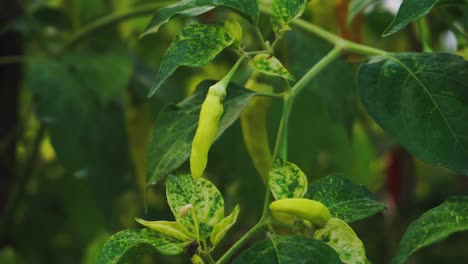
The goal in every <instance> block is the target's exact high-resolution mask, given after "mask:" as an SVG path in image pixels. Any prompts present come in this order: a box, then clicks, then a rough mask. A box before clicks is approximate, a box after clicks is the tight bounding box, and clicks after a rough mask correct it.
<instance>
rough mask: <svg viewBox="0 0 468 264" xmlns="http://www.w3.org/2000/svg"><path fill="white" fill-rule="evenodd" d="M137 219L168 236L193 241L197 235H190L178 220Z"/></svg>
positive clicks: (136, 219)
mask: <svg viewBox="0 0 468 264" xmlns="http://www.w3.org/2000/svg"><path fill="white" fill-rule="evenodd" d="M135 221H137V222H138V223H140V224H142V225H143V226H145V227H147V228H149V229H151V230H153V231H156V232H159V233H162V234H164V235H166V236H169V237H173V238H175V239H177V240H180V241H191V240H193V239H194V238H195V237H193V238H191V237H189V236H188V235H187V234H186V233H185V232H184V229H183V228H182V226H180V225H179V223H177V222H169V221H146V220H143V219H140V218H135Z"/></svg>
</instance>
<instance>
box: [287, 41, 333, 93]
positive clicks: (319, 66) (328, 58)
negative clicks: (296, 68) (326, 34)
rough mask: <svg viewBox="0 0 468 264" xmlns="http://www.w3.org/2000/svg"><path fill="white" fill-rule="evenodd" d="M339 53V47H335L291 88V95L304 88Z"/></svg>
mask: <svg viewBox="0 0 468 264" xmlns="http://www.w3.org/2000/svg"><path fill="white" fill-rule="evenodd" d="M340 54H341V47H335V48H334V49H332V50H331V51H330V52H329V53H328V54H327V55H325V57H323V58H322V59H321V60H320V61H319V62H317V63H316V64H315V65H314V66H313V67H312V68H310V70H309V71H308V72H307V73H306V74H305V75H304V76H302V78H301V79H300V80H299V81H298V82H297V83H296V84H295V85H294V86H293V88H292V89H291V96H292V97H293V98H295V97H296V96H297V95H298V94H299V93H300V92H301V91H302V89H304V87H305V86H306V84H307V83H309V81H310V80H312V79H313V78H314V77H315V76H317V74H319V73H320V72H321V71H322V70H323V69H324V68H325V67H326V66H327V65H329V64H330V63H331V62H333V61H334V60H335V59H336V58H337V57H338V56H339V55H340Z"/></svg>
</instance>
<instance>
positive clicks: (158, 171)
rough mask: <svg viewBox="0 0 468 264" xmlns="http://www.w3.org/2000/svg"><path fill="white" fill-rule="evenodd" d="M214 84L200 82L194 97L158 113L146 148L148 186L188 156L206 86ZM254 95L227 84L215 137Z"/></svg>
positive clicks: (237, 115)
mask: <svg viewBox="0 0 468 264" xmlns="http://www.w3.org/2000/svg"><path fill="white" fill-rule="evenodd" d="M214 83H215V82H203V83H201V84H200V85H199V86H198V88H197V91H196V92H195V94H194V95H193V96H191V97H190V98H188V99H186V100H184V101H182V102H180V103H179V104H177V105H170V106H167V107H166V108H164V109H163V110H162V111H161V112H160V113H159V115H158V118H157V120H156V123H155V124H156V125H155V129H154V133H153V137H152V140H151V142H150V145H149V147H148V176H149V177H148V180H147V184H148V185H151V184H156V183H157V182H158V181H160V180H161V179H162V178H164V177H166V176H167V175H168V174H169V173H171V172H173V171H174V170H175V169H177V168H178V167H179V166H180V165H182V163H183V162H184V161H186V160H187V159H188V157H189V156H190V149H191V146H192V140H193V136H194V135H195V131H196V129H197V125H198V115H199V113H200V107H201V104H202V103H203V101H204V100H205V96H206V93H207V92H208V88H209V87H210V86H211V85H213V84H214ZM254 95H255V94H254V93H253V92H252V91H249V90H247V89H244V88H241V87H239V86H237V85H235V84H233V83H231V84H229V87H228V89H227V96H226V98H225V100H224V114H223V116H222V117H221V120H220V123H219V127H218V134H217V137H219V136H221V135H222V134H223V132H224V131H225V130H226V129H227V128H228V127H229V126H231V125H232V124H233V123H234V121H236V120H237V118H238V117H239V115H240V113H241V111H242V109H244V107H245V106H246V104H247V103H248V102H249V100H250V99H251V98H252V96H254Z"/></svg>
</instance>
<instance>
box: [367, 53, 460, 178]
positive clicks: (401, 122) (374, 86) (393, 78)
mask: <svg viewBox="0 0 468 264" xmlns="http://www.w3.org/2000/svg"><path fill="white" fill-rule="evenodd" d="M358 84H359V94H360V97H361V100H362V103H363V105H364V107H365V108H366V110H367V112H368V113H369V114H370V115H371V116H372V117H373V118H374V120H375V121H376V122H377V123H378V124H379V125H380V126H381V127H382V128H384V129H385V130H386V131H387V132H388V133H389V134H391V135H392V136H393V137H395V139H396V140H398V142H399V143H400V144H402V145H403V146H404V147H405V148H406V149H407V150H408V151H409V152H410V153H411V154H413V155H414V156H416V157H417V158H419V159H421V160H423V161H426V162H429V163H431V164H434V165H438V166H444V167H447V168H449V169H452V170H454V171H456V172H459V173H461V174H465V175H468V133H467V131H468V103H467V102H468V62H467V61H465V60H464V59H463V58H462V57H460V56H456V55H453V54H448V53H401V54H392V55H390V56H387V57H376V58H374V59H373V60H371V61H370V62H369V63H367V64H364V65H363V66H362V67H361V69H360V71H359V76H358Z"/></svg>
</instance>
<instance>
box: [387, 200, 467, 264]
mask: <svg viewBox="0 0 468 264" xmlns="http://www.w3.org/2000/svg"><path fill="white" fill-rule="evenodd" d="M460 231H468V197H466V196H465V197H452V198H450V199H448V200H447V201H445V202H444V203H442V204H441V205H439V206H437V207H435V208H433V209H431V210H429V211H427V212H426V213H424V214H423V215H422V216H421V217H420V218H419V219H418V220H416V221H414V222H413V223H412V224H411V225H410V226H409V227H408V230H406V233H405V236H404V237H403V239H402V240H401V241H400V246H399V248H398V253H397V255H396V257H395V258H394V259H393V262H392V263H393V264H401V263H405V261H406V259H407V258H408V257H409V256H410V255H411V254H413V253H414V252H416V251H417V250H419V249H421V248H423V247H425V246H428V245H430V244H433V243H435V242H438V241H441V240H443V239H445V238H447V237H448V236H450V235H451V234H453V233H455V232H460Z"/></svg>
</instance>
